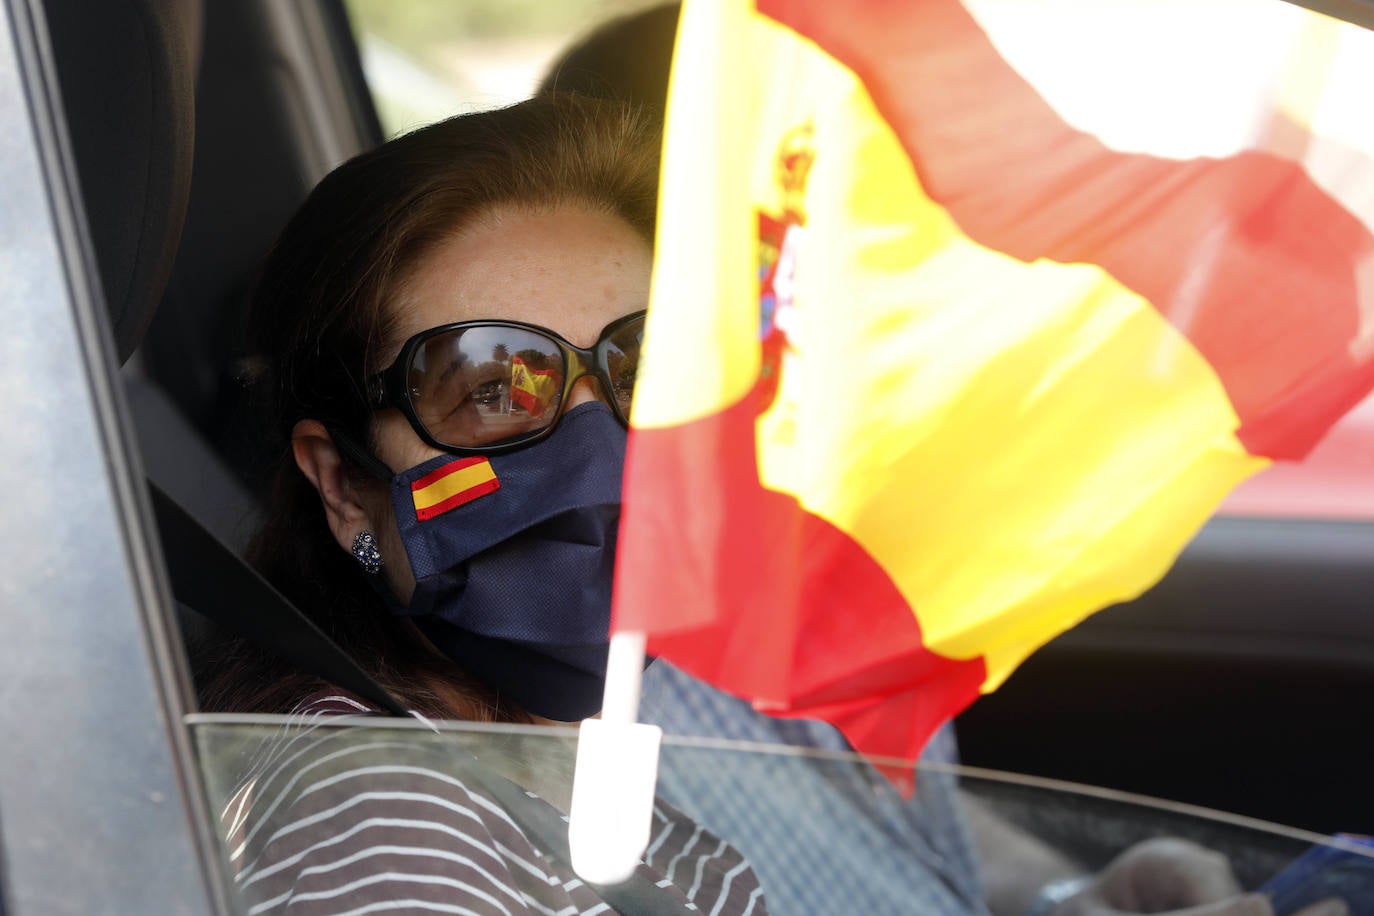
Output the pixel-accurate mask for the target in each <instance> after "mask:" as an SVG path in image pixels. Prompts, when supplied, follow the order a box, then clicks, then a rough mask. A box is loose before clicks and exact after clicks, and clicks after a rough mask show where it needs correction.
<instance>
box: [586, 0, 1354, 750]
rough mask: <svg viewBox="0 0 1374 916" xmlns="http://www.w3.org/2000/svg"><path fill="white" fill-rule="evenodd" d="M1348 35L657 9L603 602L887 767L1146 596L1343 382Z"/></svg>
mask: <svg viewBox="0 0 1374 916" xmlns="http://www.w3.org/2000/svg"><path fill="white" fill-rule="evenodd" d="M1240 24H1243V26H1244V27H1243V28H1239V25H1240ZM1370 38H1371V36H1370V34H1369V33H1367V32H1364V31H1363V30H1361V29H1359V28H1357V27H1354V26H1351V25H1348V24H1345V23H1343V22H1340V21H1337V20H1333V19H1328V18H1325V17H1322V16H1320V15H1317V14H1315V13H1312V12H1309V11H1307V10H1305V9H1302V8H1300V7H1297V6H1293V5H1289V4H1287V3H1282V2H1277V0H1274V2H1267V0H1247V2H1245V3H1243V4H1241V5H1240V6H1237V4H1235V3H1232V2H1226V0H1207V2H1202V0H1186V2H1172V0H1158V2H1149V3H1145V2H1137V0H1119V2H1108V3H1100V4H1053V3H1037V2H1034V0H968V2H966V3H962V4H961V3H960V2H959V0H866V2H853V3H836V2H832V0H758V2H757V4H756V5H753V4H750V3H749V2H747V0H687V3H686V4H685V7H684V10H683V16H682V21H681V26H680V31H679V37H678V51H677V61H678V65H677V68H678V69H677V75H676V76H675V78H674V81H673V85H672V90H671V94H670V99H669V111H668V122H667V136H666V140H665V162H664V173H663V185H662V198H661V201H660V218H659V241H658V246H657V251H658V256H657V257H658V261H657V265H656V268H655V275H654V280H653V291H652V299H651V309H650V313H649V319H648V327H647V333H646V340H645V349H644V352H643V358H642V365H641V372H640V376H639V381H638V385H637V389H636V396H635V404H634V416H633V423H632V430H631V436H630V444H629V454H628V459H627V471H626V489H625V507H624V514H623V521H622V529H621V535H620V564H619V567H618V571H617V580H616V595H615V611H614V622H613V629H614V630H616V631H642V632H646V633H647V634H648V651H649V652H650V653H652V654H655V655H660V656H663V657H666V658H668V659H671V660H672V661H673V662H674V663H676V664H678V665H679V666H681V667H683V668H685V669H686V670H688V671H690V672H692V673H694V674H696V675H698V676H700V677H703V678H705V679H706V680H708V681H711V682H713V683H715V684H716V685H718V686H720V687H722V688H724V689H726V690H729V691H731V692H733V693H735V694H737V695H740V696H743V697H747V698H749V699H751V700H752V701H753V702H754V704H755V706H756V707H757V708H759V709H761V710H764V711H767V712H773V713H777V714H783V715H790V716H805V717H813V718H823V719H827V720H829V721H831V722H833V723H834V724H836V725H837V726H839V727H840V728H841V729H842V730H843V731H844V732H845V734H846V735H847V736H848V737H849V739H850V740H851V742H852V743H853V744H854V745H855V746H856V747H857V748H858V749H859V750H861V751H864V752H867V753H871V754H877V755H885V756H897V757H906V758H910V757H915V755H916V754H917V752H918V751H919V749H920V747H921V746H922V744H923V743H924V741H925V739H926V738H927V736H928V735H929V734H931V732H932V731H933V730H934V729H936V728H937V727H938V726H939V725H940V724H941V723H942V722H943V721H945V720H947V719H948V718H949V717H951V716H952V715H954V714H955V713H956V712H958V711H959V710H960V709H962V708H963V707H964V706H966V705H967V704H968V703H969V702H971V701H972V700H973V699H974V698H975V697H977V696H978V695H979V693H980V692H987V691H990V690H992V689H994V688H995V687H996V686H997V685H998V684H999V683H1001V682H1002V681H1003V680H1004V679H1005V678H1006V677H1007V675H1008V674H1009V673H1010V672H1011V671H1012V670H1013V669H1014V668H1015V666H1016V665H1017V664H1018V663H1020V662H1021V661H1022V660H1023V659H1024V658H1025V657H1026V656H1027V655H1028V654H1030V653H1031V652H1033V651H1034V650H1035V649H1036V648H1037V647H1038V646H1040V645H1042V644H1043V643H1045V642H1046V641H1048V640H1049V639H1050V638H1052V637H1053V636H1055V635H1056V634H1058V633H1059V632H1061V631H1063V630H1065V629H1066V628H1068V627H1071V626H1073V625H1074V624H1075V623H1077V622H1078V621H1080V620H1082V619H1083V618H1084V617H1085V616H1087V615H1088V614H1091V613H1093V612H1094V611H1096V610H1099V609H1101V608H1103V607H1105V606H1107V605H1110V604H1113V603H1116V602H1120V601H1124V600H1127V599H1130V598H1132V597H1134V596H1136V595H1138V594H1139V593H1141V592H1142V591H1143V590H1145V589H1147V588H1149V587H1150V586H1151V585H1152V584H1153V583H1154V582H1156V581H1157V580H1158V579H1159V578H1160V577H1161V576H1162V575H1163V573H1164V572H1165V571H1166V569H1167V568H1168V567H1169V565H1170V564H1171V562H1172V561H1173V560H1174V558H1175V556H1176V555H1177V554H1178V552H1179V551H1180V550H1181V549H1182V547H1183V546H1184V544H1185V543H1186V542H1187V541H1188V540H1189V538H1190V537H1191V536H1192V535H1193V534H1194V532H1196V530H1197V529H1198V528H1199V526H1201V525H1202V523H1203V522H1204V521H1205V520H1206V519H1207V517H1208V515H1209V514H1210V513H1211V512H1212V511H1213V509H1214V508H1215V507H1216V506H1217V504H1218V503H1219V502H1220V501H1221V499H1222V498H1223V496H1224V495H1225V494H1226V493H1227V492H1228V491H1229V490H1230V489H1231V488H1232V487H1234V486H1235V485H1236V484H1237V483H1239V482H1240V481H1242V480H1243V479H1245V478H1246V477H1248V476H1250V475H1252V474H1254V473H1255V472H1256V471H1258V470H1260V469H1262V468H1264V467H1265V466H1267V465H1268V464H1269V463H1270V462H1272V461H1273V460H1275V459H1299V458H1301V457H1302V456H1303V455H1304V454H1305V453H1306V452H1307V451H1308V450H1309V449H1310V448H1311V447H1312V445H1313V444H1314V443H1315V442H1316V441H1317V439H1318V438H1319V437H1320V436H1321V435H1322V434H1323V432H1324V431H1325V430H1326V429H1327V428H1328V427H1329V426H1330V425H1331V424H1332V423H1333V422H1334V421H1335V420H1336V419H1337V418H1338V417H1339V416H1340V415H1341V414H1342V413H1343V412H1345V411H1346V410H1347V409H1348V408H1350V407H1351V406H1352V405H1354V404H1355V403H1356V402H1357V401H1358V400H1360V399H1361V398H1362V397H1363V396H1364V395H1365V394H1366V392H1368V391H1369V390H1370V388H1371V385H1374V235H1372V234H1371V227H1374V165H1372V162H1374V158H1372V157H1371V150H1374V128H1372V127H1371V124H1372V123H1374V121H1371V119H1370V118H1369V117H1368V114H1367V98H1368V94H1367V90H1368V87H1369V86H1371V85H1374V47H1371V45H1372V44H1374V43H1372V42H1371V40H1370Z"/></svg>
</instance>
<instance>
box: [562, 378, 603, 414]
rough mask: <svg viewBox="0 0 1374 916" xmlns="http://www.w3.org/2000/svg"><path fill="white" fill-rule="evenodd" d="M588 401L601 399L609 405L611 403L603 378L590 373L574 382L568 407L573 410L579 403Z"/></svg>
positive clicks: (569, 393) (569, 394)
mask: <svg viewBox="0 0 1374 916" xmlns="http://www.w3.org/2000/svg"><path fill="white" fill-rule="evenodd" d="M588 401H600V402H601V403H603V404H605V405H607V406H609V405H610V403H611V402H610V400H609V397H608V396H607V394H606V390H605V387H604V386H603V385H602V384H601V380H600V379H599V378H597V377H596V376H595V375H590V374H588V375H584V376H582V377H581V378H580V379H578V380H577V381H575V382H573V386H572V390H571V391H569V392H568V406H567V409H568V410H571V409H572V408H574V407H576V406H578V405H579V404H586V403H587V402H588Z"/></svg>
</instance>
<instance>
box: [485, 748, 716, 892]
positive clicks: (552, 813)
mask: <svg viewBox="0 0 1374 916" xmlns="http://www.w3.org/2000/svg"><path fill="white" fill-rule="evenodd" d="M463 778H464V779H465V780H469V779H470V780H472V781H473V782H475V783H477V784H478V785H479V786H480V787H481V788H482V789H483V790H484V791H485V792H486V793H487V794H488V795H490V796H491V797H492V798H494V799H495V800H496V801H497V802H499V803H500V805H501V808H502V810H504V811H505V812H506V813H507V814H509V815H510V817H511V820H513V821H515V823H516V824H517V825H518V826H519V827H520V829H521V830H522V831H524V833H525V835H526V836H528V837H529V838H530V839H531V840H533V841H534V842H535V843H536V844H537V845H538V846H539V848H540V849H541V850H542V851H543V852H544V853H545V854H547V855H548V856H550V857H551V858H553V859H556V860H557V861H558V862H559V863H560V864H562V865H563V866H564V867H565V868H567V869H569V870H570V871H572V870H573V867H572V850H571V849H570V847H569V846H568V823H567V821H565V820H564V819H563V818H562V816H561V815H559V813H558V811H557V810H556V809H555V808H554V807H553V806H552V805H550V804H548V803H546V802H544V801H542V800H541V799H537V798H531V797H530V796H529V795H527V794H525V790H524V789H521V788H520V787H519V786H517V785H516V784H515V783H513V782H511V781H510V780H508V779H506V778H505V777H503V776H501V775H499V774H497V773H493V772H488V771H485V770H483V769H481V768H478V767H468V768H466V769H465V770H464V771H463ZM574 873H576V872H574ZM588 886H589V887H591V888H592V890H594V891H596V892H597V894H599V895H600V896H601V899H602V900H604V901H606V903H608V904H609V905H610V906H611V907H613V908H614V909H615V911H616V912H617V913H620V914H622V916H691V914H693V913H698V914H699V913H700V912H701V911H700V910H697V909H696V908H695V907H691V906H688V905H687V904H685V903H683V902H682V901H681V900H679V899H678V898H677V897H676V896H674V895H673V894H672V893H671V892H670V891H669V890H668V889H667V888H665V887H660V886H659V885H658V884H656V883H654V882H653V881H651V880H650V879H649V878H648V877H646V876H645V875H644V874H643V873H642V872H640V871H638V870H636V871H635V872H633V873H631V875H630V877H629V878H627V879H626V880H625V881H624V882H622V883H620V884H589V885H588Z"/></svg>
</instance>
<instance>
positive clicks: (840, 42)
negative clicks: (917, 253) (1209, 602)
mask: <svg viewBox="0 0 1374 916" xmlns="http://www.w3.org/2000/svg"><path fill="white" fill-rule="evenodd" d="M758 9H759V12H761V13H763V14H765V15H767V16H769V17H770V18H772V19H773V20H775V21H777V22H779V23H780V24H782V25H785V26H787V27H788V28H790V29H792V30H793V31H796V32H797V33H799V34H801V35H803V36H805V37H807V38H809V39H810V40H812V41H814V42H815V43H816V44H818V45H819V46H821V47H822V48H823V49H824V50H825V51H826V52H827V53H828V54H830V55H831V56H833V57H834V58H835V59H837V60H838V61H840V62H841V63H843V64H845V65H846V66H847V67H849V68H850V69H851V70H853V71H854V72H855V73H856V74H857V75H858V76H859V78H860V79H861V80H863V82H864V85H865V87H866V88H867V90H868V92H869V94H870V95H871V96H872V98H873V100H874V103H875V104H876V106H877V108H878V110H879V111H880V112H881V113H882V115H883V117H884V118H885V119H886V120H887V122H888V123H889V124H890V125H891V126H892V128H893V129H894V131H895V132H896V133H897V135H898V137H899V138H900V140H901V142H902V144H903V146H904V148H905V149H906V151H907V154H908V155H909V156H910V157H911V160H912V162H913V164H914V165H915V168H916V171H917V174H918V175H919V177H920V179H921V182H922V185H923V187H924V188H925V189H926V190H927V192H928V193H929V194H930V195H931V197H932V198H934V199H935V200H936V201H937V202H939V203H940V204H941V205H942V206H944V207H945V208H946V209H948V210H949V212H950V214H951V215H952V216H953V217H954V219H955V220H956V221H957V222H958V223H959V225H960V227H961V228H962V229H963V230H964V232H965V233H966V234H968V235H969V236H970V237H971V238H972V239H974V240H975V241H977V242H978V243H980V244H982V245H985V246H987V247H990V248H995V249H998V250H1000V251H1003V252H1006V253H1008V254H1010V255H1013V256H1014V257H1017V258H1020V259H1022V260H1024V261H1028V262H1029V261H1034V260H1036V259H1038V258H1049V259H1051V260H1054V261H1059V262H1062V263H1077V262H1082V263H1091V264H1097V265H1099V266H1101V267H1103V268H1105V269H1106V270H1107V271H1108V272H1109V273H1111V274H1112V276H1114V277H1115V278H1116V279H1117V280H1119V281H1120V282H1121V283H1123V284H1124V285H1126V286H1127V287H1129V288H1130V289H1132V290H1134V291H1135V292H1137V293H1139V294H1140V295H1142V296H1144V297H1145V298H1146V299H1148V300H1149V301H1150V302H1151V303H1153V304H1154V305H1155V306H1156V307H1157V308H1159V309H1160V311H1161V312H1162V313H1163V314H1164V315H1165V316H1166V317H1167V318H1168V320H1169V321H1170V322H1171V323H1172V324H1173V325H1174V326H1175V327H1177V328H1178V329H1179V330H1180V331H1181V332H1182V333H1184V334H1185V335H1186V336H1187V337H1188V339H1189V340H1191V341H1192V342H1193V344H1194V345H1195V346H1196V347H1197V348H1198V350H1199V351H1200V352H1201V353H1202V354H1203V356H1204V357H1205V358H1206V359H1207V361H1208V362H1209V363H1210V364H1211V365H1212V367H1213V368H1214V369H1215V371H1216V372H1217V375H1218V376H1219V378H1220V379H1221V382H1222V384H1223V385H1224V386H1225V388H1226V391H1227V395H1228V396H1229V397H1230V399H1231V402H1232V404H1233V406H1234V407H1235V409H1236V412H1237V414H1238V415H1239V417H1240V419H1241V428H1240V430H1239V432H1238V436H1239V438H1240V439H1241V441H1242V442H1243V443H1244V444H1245V446H1246V448H1247V449H1248V450H1249V451H1250V452H1251V453H1252V454H1257V455H1265V456H1269V457H1274V458H1300V457H1302V455H1304V454H1306V452H1307V451H1308V450H1309V449H1310V448H1311V447H1312V446H1313V445H1314V444H1315V443H1316V441H1317V439H1318V438H1319V437H1320V436H1321V434H1322V433H1323V432H1324V431H1325V430H1326V428H1327V427H1329V426H1330V425H1331V423H1332V422H1334V421H1335V420H1336V419H1337V418H1338V417H1339V416H1340V415H1341V414H1342V413H1344V412H1345V411H1346V410H1347V409H1348V408H1350V407H1351V406H1353V405H1354V404H1355V403H1356V402H1357V401H1359V400H1360V399H1361V397H1362V396H1363V394H1364V393H1365V392H1366V391H1368V389H1369V387H1370V385H1371V384H1374V359H1372V358H1371V356H1370V354H1368V353H1365V352H1359V351H1362V350H1368V349H1370V348H1358V349H1357V352H1355V353H1352V352H1351V350H1352V347H1351V343H1352V342H1353V341H1356V340H1358V339H1359V338H1360V324H1361V322H1360V313H1361V308H1362V305H1363V307H1365V308H1374V303H1371V302H1364V303H1363V304H1362V303H1361V300H1360V295H1359V289H1358V284H1357V281H1356V277H1355V267H1356V265H1357V264H1358V263H1359V262H1360V261H1361V260H1365V261H1366V263H1367V262H1368V259H1370V258H1371V257H1374V237H1371V234H1370V232H1369V231H1368V230H1367V229H1366V228H1365V227H1364V226H1363V225H1362V224H1361V223H1360V222H1359V221H1358V220H1357V219H1355V217H1354V216H1352V215H1351V214H1350V213H1349V212H1347V211H1346V210H1345V209H1344V208H1343V207H1342V206H1341V205H1340V204H1339V203H1338V202H1337V201H1335V200H1333V199H1332V198H1331V197H1330V196H1328V195H1327V194H1326V192H1325V191H1323V190H1322V189H1321V188H1319V187H1317V185H1316V184H1314V183H1313V181H1312V180H1311V178H1310V177H1309V176H1308V175H1307V174H1306V173H1305V172H1304V171H1303V170H1302V168H1301V167H1300V166H1299V165H1298V164H1296V163H1294V162H1291V161H1288V160H1284V159H1281V158H1279V157H1277V156H1274V155H1272V154H1269V153H1263V152H1249V153H1245V154H1242V155H1239V156H1236V157H1233V158H1230V159H1223V160H1215V159H1195V160H1190V161H1183V162H1180V161H1174V160H1166V159H1159V158H1156V157H1152V156H1147V155H1134V154H1123V153H1117V152H1113V151H1111V150H1109V149H1108V148H1107V147H1105V146H1104V145H1103V144H1102V143H1101V142H1099V141H1098V140H1097V139H1096V138H1095V137H1092V136H1090V135H1088V134H1085V133H1083V132H1081V131H1078V130H1075V129H1073V128H1072V127H1070V126H1069V125H1068V124H1066V123H1065V122H1064V121H1063V120H1062V119H1061V118H1060V117H1059V116H1058V114H1056V113H1055V111H1054V110H1053V109H1052V108H1051V107H1050V106H1049V105H1048V104H1047V103H1046V102H1045V100H1044V99H1043V98H1041V97H1040V95H1039V94H1038V93H1037V92H1036V91H1035V89H1034V88H1032V86H1031V85H1030V84H1029V83H1027V82H1026V80H1025V79H1023V78H1022V77H1021V76H1020V75H1019V74H1017V73H1016V72H1015V71H1014V70H1013V69H1012V68H1011V67H1010V66H1009V65H1008V64H1007V63H1006V62H1005V61H1004V60H1003V59H1002V57H1001V56H1000V55H999V54H998V53H997V50H996V48H995V47H994V46H993V45H992V43H991V42H990V41H989V40H988V38H987V36H986V35H985V34H984V33H983V31H982V29H981V28H980V27H979V26H978V24H977V22H976V21H975V20H974V19H973V18H972V17H971V16H970V15H969V14H968V12H967V11H966V10H965V9H964V8H963V7H962V6H961V5H960V4H959V3H958V2H956V0H922V2H920V3H912V2H909V0H861V2H857V3H833V2H829V0H759V2H758ZM1290 127H1291V125H1290ZM1366 295H1368V294H1366Z"/></svg>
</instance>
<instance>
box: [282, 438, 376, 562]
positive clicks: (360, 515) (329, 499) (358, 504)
mask: <svg viewBox="0 0 1374 916" xmlns="http://www.w3.org/2000/svg"><path fill="white" fill-rule="evenodd" d="M291 453H292V455H293V456H294V457H295V459H296V467H298V468H300V469H301V473H302V474H304V475H305V477H306V479H307V480H309V481H310V483H311V484H313V485H314V487H315V492H317V493H319V494H320V502H321V503H323V504H324V514H325V518H326V519H327V520H328V522H329V530H330V531H331V532H333V534H334V539H335V540H336V541H338V542H339V546H340V547H342V548H343V549H344V550H347V551H352V549H353V538H354V537H355V536H356V535H357V534H358V532H359V531H362V530H363V529H365V528H366V529H373V528H375V526H374V525H373V523H372V520H371V518H370V517H369V516H368V512H367V509H366V508H365V506H364V504H363V500H362V498H361V494H360V493H359V492H358V488H357V487H356V486H354V483H353V480H352V478H351V477H350V476H349V474H348V472H347V470H346V469H345V468H344V463H343V459H342V458H340V457H339V450H338V448H337V447H336V446H335V445H334V440H333V438H331V437H330V435H329V430H327V429H325V426H324V424H323V423H321V422H319V421H318V420H301V421H300V422H298V423H297V424H296V425H295V426H294V427H293V428H292V430H291Z"/></svg>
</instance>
